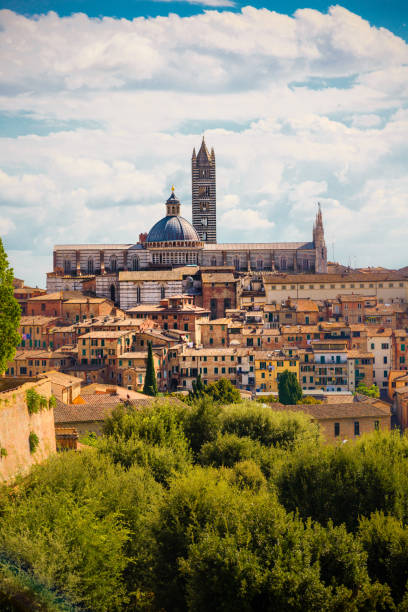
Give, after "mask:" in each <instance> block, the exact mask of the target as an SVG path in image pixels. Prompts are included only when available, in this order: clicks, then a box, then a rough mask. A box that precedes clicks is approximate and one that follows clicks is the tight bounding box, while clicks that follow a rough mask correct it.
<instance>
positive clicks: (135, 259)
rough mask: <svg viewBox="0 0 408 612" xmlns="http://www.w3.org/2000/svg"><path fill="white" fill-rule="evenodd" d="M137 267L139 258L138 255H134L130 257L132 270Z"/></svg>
mask: <svg viewBox="0 0 408 612" xmlns="http://www.w3.org/2000/svg"><path fill="white" fill-rule="evenodd" d="M138 269H139V258H138V257H134V258H133V259H132V270H133V271H136V270H138Z"/></svg>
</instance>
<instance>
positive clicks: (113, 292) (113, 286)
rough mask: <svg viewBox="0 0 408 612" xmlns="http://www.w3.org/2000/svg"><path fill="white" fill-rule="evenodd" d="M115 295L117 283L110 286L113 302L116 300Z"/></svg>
mask: <svg viewBox="0 0 408 612" xmlns="http://www.w3.org/2000/svg"><path fill="white" fill-rule="evenodd" d="M115 297H116V290H115V285H111V286H110V299H111V300H112V302H115Z"/></svg>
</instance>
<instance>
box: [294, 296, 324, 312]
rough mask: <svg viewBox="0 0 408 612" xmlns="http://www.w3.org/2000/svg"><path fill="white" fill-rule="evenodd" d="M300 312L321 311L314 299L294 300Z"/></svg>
mask: <svg viewBox="0 0 408 612" xmlns="http://www.w3.org/2000/svg"><path fill="white" fill-rule="evenodd" d="M293 302H294V304H295V306H296V310H297V311H298V312H319V308H318V306H317V304H316V302H314V301H313V300H304V299H297V300H293Z"/></svg>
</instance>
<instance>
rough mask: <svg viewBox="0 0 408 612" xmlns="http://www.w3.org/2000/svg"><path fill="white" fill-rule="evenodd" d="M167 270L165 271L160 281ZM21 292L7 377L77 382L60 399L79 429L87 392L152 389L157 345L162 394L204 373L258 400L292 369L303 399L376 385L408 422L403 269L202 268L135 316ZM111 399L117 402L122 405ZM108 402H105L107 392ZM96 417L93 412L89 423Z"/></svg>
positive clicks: (340, 397) (102, 302)
mask: <svg viewBox="0 0 408 612" xmlns="http://www.w3.org/2000/svg"><path fill="white" fill-rule="evenodd" d="M333 267H334V266H333ZM176 270H177V269H176ZM178 270H180V268H179V269H178ZM152 274H153V273H152ZM167 274H168V271H167V270H164V271H160V270H156V271H154V278H155V281H154V282H155V283H157V284H160V282H161V276H163V277H164V278H165V277H166V276H167ZM14 293H15V297H16V299H17V300H18V301H19V303H20V306H21V308H22V311H23V312H24V315H22V317H21V324H20V335H21V338H22V339H21V343H20V345H19V346H18V347H17V351H16V355H15V357H14V359H13V361H12V362H10V363H9V367H8V370H7V372H6V376H9V377H16V378H19V379H24V378H27V379H33V378H36V377H38V376H41V375H47V374H48V375H49V376H51V378H52V377H54V378H55V379H58V380H59V381H60V384H62V385H64V383H63V382H62V381H63V380H65V381H66V383H65V384H66V385H67V388H68V389H70V388H71V387H72V389H76V390H77V391H76V392H74V396H72V393H71V396H69V395H67V396H66V397H65V396H64V399H63V396H62V395H61V397H60V401H59V406H60V408H57V410H56V414H57V413H58V410H59V409H60V410H61V412H63V411H64V410H63V408H64V407H63V406H62V404H64V406H65V411H66V413H67V414H68V413H69V415H70V416H69V418H68V417H66V418H65V417H63V418H64V419H65V420H64V421H63V424H64V426H69V425H70V424H71V425H72V424H75V425H78V421H79V420H80V419H79V418H76V417H75V410H73V409H72V406H75V405H76V406H77V411H79V410H81V408H80V403H79V402H82V403H85V404H86V401H85V400H84V398H83V397H82V396H81V388H85V389H86V388H88V389H92V385H94V386H95V385H100V386H101V389H102V388H105V391H106V390H107V389H108V388H111V389H112V388H113V389H115V388H116V389H118V388H120V389H122V393H124V392H126V393H125V396H129V397H130V396H131V395H132V394H133V393H134V392H142V390H143V387H144V382H145V373H146V358H147V347H148V343H149V342H151V343H152V348H153V355H154V367H155V372H156V377H157V383H158V389H159V391H160V392H162V393H170V392H188V391H191V389H192V387H193V382H194V381H195V380H196V379H197V377H198V376H199V375H200V376H201V378H202V380H203V383H204V384H205V385H207V384H211V383H212V382H215V381H217V380H219V379H221V378H225V379H228V380H230V381H231V383H232V384H233V385H234V386H235V387H236V388H237V389H239V390H240V391H241V392H242V393H243V394H244V395H246V396H248V397H262V396H275V397H276V396H277V395H278V381H279V377H280V375H281V374H282V373H283V372H284V371H285V370H288V371H290V372H293V373H294V374H295V375H296V378H297V380H298V381H299V384H300V386H301V388H302V390H303V394H304V396H312V397H314V398H317V399H320V400H321V401H323V400H324V402H329V403H331V404H342V403H344V402H345V401H347V402H351V401H352V398H353V394H355V392H356V391H357V390H358V389H359V388H361V387H365V388H370V387H372V385H375V386H376V387H377V388H378V390H379V397H380V400H379V403H380V402H381V403H382V404H383V409H388V412H389V409H390V407H391V409H392V414H393V415H394V416H393V418H394V419H395V423H396V424H398V425H399V426H400V427H402V428H405V427H407V425H408V331H407V329H408V274H407V272H406V271H404V270H403V271H399V272H398V271H386V270H370V269H366V270H358V271H357V270H347V269H345V270H343V271H342V272H329V273H326V274H324V273H323V274H318V275H317V274H309V275H287V274H283V273H274V274H272V273H262V274H259V273H252V274H248V273H242V272H237V271H236V270H235V269H234V268H232V267H228V266H224V267H218V268H209V267H202V268H200V269H199V270H198V271H196V272H195V274H194V292H186V293H181V294H179V295H172V296H169V297H163V298H162V299H160V300H159V302H158V303H157V304H151V303H145V304H143V303H141V304H138V305H136V306H133V307H131V308H129V309H128V310H126V311H125V310H122V309H121V308H119V307H118V306H117V305H116V304H115V303H114V302H113V301H111V300H109V299H108V298H106V297H95V296H92V295H91V294H87V293H85V292H79V291H58V292H53V293H46V292H45V291H41V290H38V289H35V290H33V289H31V288H28V287H24V283H23V281H19V280H15V290H14ZM305 294H309V295H310V296H311V297H305ZM300 296H301V297H300ZM312 296H313V297H312ZM57 372H58V373H59V376H57V375H56V373H57ZM49 373H51V374H49ZM62 375H65V377H63V376H62ZM103 386H105V387H103ZM94 388H95V387H94ZM67 393H68V391H67ZM105 395H106V393H105ZM108 397H109V393H108V394H107V397H106V401H107V402H108V404H109V405H112V406H113V405H114V403H115V401H117V400H115V399H112V398H110V397H109V399H108ZM99 400H100V403H103V401H105V400H104V399H103V396H102V393H101V394H100V395H99ZM89 401H90V403H91V404H92V403H93V404H94V405H95V406H96V404H97V402H95V399H93V400H89ZM70 406H71V408H70ZM333 407H334V406H333ZM349 408H350V406H349ZM82 410H83V408H82ZM315 410H316V408H315ZM335 416H336V415H335V414H334V417H335ZM97 418H98V416H97V415H95V419H96V420H97ZM92 419H93V416H92V410H89V409H88V416H87V421H86V423H87V425H86V427H88V426H90V425H89V423H90V422H91V421H92ZM336 422H337V421H336ZM81 429H83V430H85V429H86V428H84V426H82V427H81Z"/></svg>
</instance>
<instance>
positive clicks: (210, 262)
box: [47, 139, 327, 308]
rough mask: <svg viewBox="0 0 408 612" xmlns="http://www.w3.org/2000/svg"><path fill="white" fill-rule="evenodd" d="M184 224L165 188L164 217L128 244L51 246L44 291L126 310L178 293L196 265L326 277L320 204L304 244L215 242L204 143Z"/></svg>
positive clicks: (209, 157) (210, 157) (210, 156)
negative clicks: (88, 297) (91, 297)
mask: <svg viewBox="0 0 408 612" xmlns="http://www.w3.org/2000/svg"><path fill="white" fill-rule="evenodd" d="M192 220H193V223H192V224H191V223H189V221H187V220H186V219H185V218H184V217H182V216H181V204H180V201H179V200H178V199H177V197H176V195H175V193H174V188H173V189H172V192H171V195H170V197H169V198H168V200H167V202H166V215H165V217H163V218H162V219H161V220H160V221H158V222H157V223H156V224H155V225H154V226H153V227H152V228H151V230H150V231H149V233H148V234H141V235H140V237H139V241H138V242H137V243H135V244H78V245H57V246H55V247H54V253H53V255H54V265H53V271H52V272H51V273H49V274H48V275H47V291H48V292H53V291H60V290H80V291H92V292H94V293H95V294H96V295H98V296H101V297H102V296H103V297H108V298H110V299H112V300H113V301H115V302H117V303H119V304H120V306H121V307H122V308H126V307H127V308H129V307H131V306H133V305H135V304H137V303H143V302H154V301H155V300H156V299H157V297H159V299H160V297H168V296H170V295H175V294H177V293H182V292H184V291H186V289H187V287H186V283H190V286H191V283H193V280H192V278H193V276H194V274H196V272H197V270H199V268H200V267H201V266H202V267H207V268H208V267H210V268H218V267H220V268H221V267H225V266H228V267H233V268H234V269H235V270H236V272H237V273H243V272H247V273H249V272H253V271H256V272H257V273H260V272H263V271H267V272H274V271H276V272H285V273H294V274H296V273H300V272H301V273H316V272H317V273H324V272H327V250H326V245H325V239H324V228H323V218H322V212H321V209H320V205H319V208H318V212H317V215H316V220H315V224H314V227H313V235H312V240H311V241H310V242H270V243H269V242H268V243H239V242H237V243H220V244H218V243H217V233H216V231H217V219H216V174H215V153H214V150H213V149H212V150H211V153H209V151H208V149H207V146H206V144H205V141H204V139H203V141H202V144H201V147H200V149H199V152H198V154H196V152H195V150H194V151H193V155H192ZM164 279H166V280H165V281H164ZM149 283H150V285H151V287H150V289H149V290H148V289H147V287H148V285H149ZM160 283H161V284H160ZM155 284H156V285H157V284H158V289H157V288H156V290H154V291H153V286H154V285H155ZM170 285H171V289H170ZM130 288H132V291H129V289H130ZM125 296H127V297H125Z"/></svg>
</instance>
